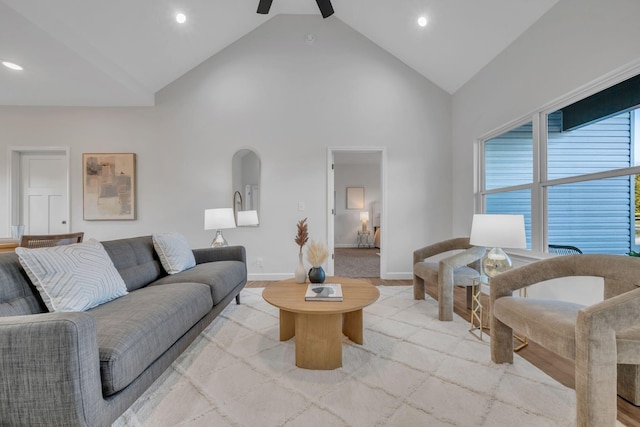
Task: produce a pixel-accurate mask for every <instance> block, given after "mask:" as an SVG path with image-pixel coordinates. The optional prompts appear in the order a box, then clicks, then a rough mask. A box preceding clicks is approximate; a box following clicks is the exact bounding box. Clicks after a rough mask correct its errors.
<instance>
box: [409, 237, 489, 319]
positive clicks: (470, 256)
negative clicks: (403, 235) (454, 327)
mask: <svg viewBox="0 0 640 427" xmlns="http://www.w3.org/2000/svg"><path fill="white" fill-rule="evenodd" d="M484 253H485V248H482V247H475V246H471V245H470V244H469V238H468V237H457V238H454V239H449V240H445V241H442V242H438V243H435V244H433V245H429V246H426V247H424V248H421V249H417V250H415V251H414V252H413V298H414V299H424V292H425V287H424V283H425V280H426V281H427V283H429V284H431V285H437V287H438V319H440V320H453V287H454V286H465V287H466V288H467V307H471V284H472V282H471V279H472V278H474V277H477V276H479V275H480V262H479V260H480V258H482V256H483V255H484ZM438 256H440V257H441V259H439V258H438ZM432 257H433V259H429V258H432ZM469 265H473V266H474V267H475V268H472V267H470V266H469Z"/></svg>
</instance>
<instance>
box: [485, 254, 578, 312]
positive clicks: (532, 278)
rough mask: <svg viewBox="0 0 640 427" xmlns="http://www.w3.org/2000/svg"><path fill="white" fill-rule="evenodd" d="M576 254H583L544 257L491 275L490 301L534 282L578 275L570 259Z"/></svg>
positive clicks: (508, 294)
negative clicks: (493, 275)
mask: <svg viewBox="0 0 640 427" xmlns="http://www.w3.org/2000/svg"><path fill="white" fill-rule="evenodd" d="M576 256H585V255H564V256H560V257H556V258H549V259H544V260H541V261H536V262H532V263H531V264H527V265H524V266H522V267H517V268H514V269H512V270H509V271H505V272H504V273H500V274H498V275H497V276H495V277H492V278H491V286H490V293H491V303H492V304H493V302H494V301H495V300H496V299H497V298H501V297H505V296H512V295H513V292H514V291H517V290H518V289H522V288H525V287H527V286H530V285H533V284H535V283H539V282H544V281H545V280H551V279H557V278H560V277H567V276H576V275H579V274H576V271H575V262H574V261H573V260H572V259H571V258H574V257H576Z"/></svg>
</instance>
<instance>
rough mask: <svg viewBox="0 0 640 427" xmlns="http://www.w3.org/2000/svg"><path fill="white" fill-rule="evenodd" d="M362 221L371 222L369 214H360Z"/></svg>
mask: <svg viewBox="0 0 640 427" xmlns="http://www.w3.org/2000/svg"><path fill="white" fill-rule="evenodd" d="M360 221H369V212H360Z"/></svg>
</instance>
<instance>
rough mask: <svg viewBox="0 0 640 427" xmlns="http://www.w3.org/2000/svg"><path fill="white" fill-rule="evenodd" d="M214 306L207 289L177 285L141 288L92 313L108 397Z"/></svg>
mask: <svg viewBox="0 0 640 427" xmlns="http://www.w3.org/2000/svg"><path fill="white" fill-rule="evenodd" d="M212 307H213V304H212V302H211V293H210V292H209V289H208V287H207V286H205V285H203V284H201V283H175V284H167V285H164V286H152V287H146V288H144V289H139V290H137V291H134V292H131V293H129V294H128V295H127V296H124V297H122V298H119V299H117V300H115V301H112V302H110V303H108V304H105V305H101V306H99V307H96V308H94V309H93V310H91V311H90V313H92V314H93V315H94V316H95V318H96V330H97V338H98V347H99V352H100V376H101V379H102V391H103V394H104V395H105V396H110V395H112V394H114V393H117V392H118V391H120V390H122V389H124V388H125V387H126V386H128V385H129V384H130V383H131V382H132V381H133V380H135V379H136V378H137V377H138V376H139V375H140V374H141V373H142V372H143V371H144V370H145V369H146V368H147V367H148V366H149V365H151V364H152V363H153V362H154V361H155V360H156V359H157V358H158V357H160V356H161V355H162V354H163V353H164V352H165V351H166V350H167V349H168V348H169V347H170V346H171V345H173V343H175V342H176V341H177V340H178V339H179V338H180V337H181V336H182V335H184V334H185V333H186V332H187V331H188V330H189V329H190V328H191V327H192V326H193V325H195V324H196V323H197V322H198V321H199V320H200V319H202V318H203V317H204V316H205V315H206V314H207V312H208V311H209V310H211V308H212Z"/></svg>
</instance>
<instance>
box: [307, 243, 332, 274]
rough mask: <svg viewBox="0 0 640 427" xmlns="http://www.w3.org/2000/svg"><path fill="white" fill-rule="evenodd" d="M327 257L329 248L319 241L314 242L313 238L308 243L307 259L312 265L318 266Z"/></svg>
mask: <svg viewBox="0 0 640 427" xmlns="http://www.w3.org/2000/svg"><path fill="white" fill-rule="evenodd" d="M328 257H329V250H328V249H327V247H326V246H325V245H323V244H322V243H320V242H314V241H313V240H312V241H311V243H309V247H308V248H307V261H309V264H311V265H312V266H313V267H316V268H317V267H320V266H321V265H322V264H324V262H325V261H326V260H327V258H328Z"/></svg>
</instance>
